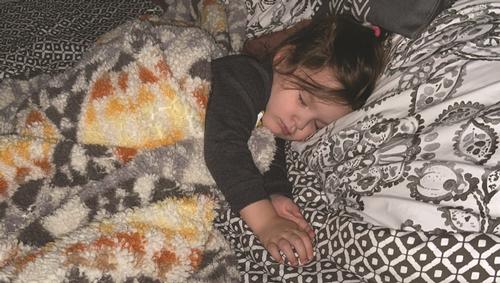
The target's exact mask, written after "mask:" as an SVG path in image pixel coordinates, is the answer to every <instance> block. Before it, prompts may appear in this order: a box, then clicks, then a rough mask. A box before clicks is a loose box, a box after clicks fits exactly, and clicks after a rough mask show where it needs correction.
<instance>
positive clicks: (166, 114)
mask: <svg viewBox="0 0 500 283" xmlns="http://www.w3.org/2000/svg"><path fill="white" fill-rule="evenodd" d="M224 54H226V51H225V49H224V48H222V47H221V46H220V45H218V44H217V43H216V41H215V40H214V39H213V37H212V35H211V34H209V33H208V32H206V31H203V30H202V29H200V28H197V27H191V26H189V25H186V24H180V23H177V24H176V25H164V24H159V23H158V22H156V23H152V22H150V21H134V22H131V23H129V24H127V25H124V26H122V27H120V28H119V29H118V30H115V31H114V32H111V33H110V34H107V35H106V36H104V37H101V39H100V41H99V43H98V44H97V45H96V46H95V47H94V48H92V49H91V50H90V51H89V52H87V54H86V55H85V56H84V58H83V59H82V60H81V61H80V62H79V63H78V64H77V65H76V66H74V67H73V68H71V69H68V70H67V71H65V72H64V73H62V74H60V75H57V76H49V75H42V76H38V77H35V78H33V79H31V80H29V81H15V80H7V81H5V82H4V83H3V84H2V85H0V134H1V135H0V172H1V173H0V235H1V237H0V280H3V281H7V282H63V281H72V282H89V281H90V282H97V281H99V282H101V281H105V282H131V280H138V281H139V282H143V281H144V280H146V281H148V282H149V281H151V280H152V281H155V282H156V281H165V282H232V281H237V280H239V277H238V271H237V269H236V263H235V259H234V256H233V255H232V254H231V252H230V249H229V247H228V246H227V244H226V242H225V241H224V239H223V237H221V235H220V233H219V232H218V231H216V230H214V228H213V225H212V221H213V219H214V217H215V214H216V209H217V207H219V205H220V201H221V200H222V197H221V196H220V195H218V193H216V190H215V184H214V182H213V180H212V178H211V177H210V174H209V173H208V171H207V169H206V168H205V165H204V161H203V156H202V149H203V145H202V140H203V139H202V136H203V134H202V133H203V121H204V111H205V107H206V103H207V99H208V94H209V91H210V67H209V66H210V60H212V59H213V58H216V57H219V56H222V55H224ZM272 141H273V138H272V136H271V135H270V133H269V132H266V131H260V132H256V133H255V134H254V136H253V138H252V139H251V141H250V148H251V149H252V151H253V152H254V153H255V155H254V156H255V158H256V160H257V163H258V165H259V166H260V168H262V170H265V168H266V165H267V164H268V163H269V161H270V158H271V157H272V153H273V150H274V145H273V144H272Z"/></svg>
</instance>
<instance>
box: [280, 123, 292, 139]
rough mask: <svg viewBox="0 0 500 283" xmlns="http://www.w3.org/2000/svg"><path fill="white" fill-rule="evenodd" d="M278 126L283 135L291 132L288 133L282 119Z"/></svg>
mask: <svg viewBox="0 0 500 283" xmlns="http://www.w3.org/2000/svg"><path fill="white" fill-rule="evenodd" d="M280 127H281V131H282V132H283V134H284V135H285V136H289V135H290V134H291V133H290V130H288V127H287V126H286V125H285V123H283V121H281V120H280Z"/></svg>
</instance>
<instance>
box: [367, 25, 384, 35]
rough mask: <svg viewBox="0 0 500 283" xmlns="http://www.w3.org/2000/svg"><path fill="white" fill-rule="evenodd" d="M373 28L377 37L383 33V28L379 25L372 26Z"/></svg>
mask: <svg viewBox="0 0 500 283" xmlns="http://www.w3.org/2000/svg"><path fill="white" fill-rule="evenodd" d="M370 28H371V29H372V30H373V33H374V34H375V37H380V35H381V34H382V30H381V29H380V27H378V26H371V27H370Z"/></svg>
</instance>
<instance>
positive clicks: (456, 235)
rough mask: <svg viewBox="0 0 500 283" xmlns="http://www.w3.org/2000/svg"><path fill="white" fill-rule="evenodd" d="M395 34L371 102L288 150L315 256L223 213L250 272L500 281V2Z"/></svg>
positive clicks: (272, 277) (461, 6) (327, 278)
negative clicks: (288, 254) (281, 248)
mask: <svg viewBox="0 0 500 283" xmlns="http://www.w3.org/2000/svg"><path fill="white" fill-rule="evenodd" d="M392 44H393V48H392V51H391V59H390V64H389V66H388V68H387V70H386V71H385V73H384V76H383V78H382V79H381V81H380V84H379V85H378V87H377V89H376V91H375V93H374V94H373V95H372V96H371V98H370V99H369V101H368V103H367V105H366V107H364V108H363V109H361V110H360V111H357V112H354V113H352V114H350V115H348V116H346V117H344V118H343V119H341V120H339V121H337V122H336V124H332V125H330V126H329V127H326V128H325V129H324V130H322V131H321V132H320V133H318V134H317V135H315V136H314V137H313V138H311V139H310V140H309V141H308V142H306V143H301V144H300V143H294V144H292V145H291V147H290V149H289V151H288V165H289V177H290V180H291V181H292V182H293V184H294V194H295V200H296V202H297V203H298V204H299V205H300V206H301V207H302V209H303V212H304V214H305V216H306V218H307V219H308V220H309V221H310V222H311V223H312V225H313V227H314V228H315V231H316V239H315V253H316V260H315V261H313V262H312V263H310V264H308V265H306V266H304V267H292V266H286V265H279V264H277V263H274V261H273V260H272V259H271V257H270V255H269V254H268V253H267V252H266V250H265V249H263V247H262V246H261V244H260V242H259V241H258V240H257V239H256V238H255V236H253V235H252V233H251V232H250V231H249V230H248V227H247V226H245V225H244V224H243V222H242V221H241V220H240V219H239V218H238V217H237V216H236V215H235V214H233V213H232V212H231V211H229V210H227V211H226V212H225V213H222V214H221V215H220V217H219V219H218V228H219V229H221V230H222V231H223V232H224V233H225V234H226V235H227V238H228V240H229V241H231V243H232V244H233V246H235V247H236V253H237V256H238V257H239V264H240V269H241V270H242V271H243V279H244V281H245V282H499V281H500V274H499V273H498V270H500V194H499V193H498V192H499V190H500V151H499V149H498V144H499V142H500V140H499V135H500V96H499V94H500V1H498V0H496V1H485V0H476V1H465V0H464V1H457V2H456V3H454V5H453V6H452V7H451V8H449V9H447V10H445V11H444V12H443V13H441V14H440V15H439V16H438V17H437V18H436V19H435V20H434V21H433V22H432V23H431V25H430V26H429V27H428V28H427V29H426V30H425V31H424V32H422V33H421V34H420V35H419V36H417V37H415V38H414V39H408V38H403V37H401V36H395V37H394V38H393V41H392Z"/></svg>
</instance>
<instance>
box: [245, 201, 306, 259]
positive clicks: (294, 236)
mask: <svg viewBox="0 0 500 283" xmlns="http://www.w3.org/2000/svg"><path fill="white" fill-rule="evenodd" d="M292 204H293V202H292ZM285 210H286V209H285ZM240 216H241V218H243V220H244V221H245V222H246V223H247V224H248V226H250V228H251V229H252V231H253V232H254V233H255V235H256V236H257V237H258V238H259V240H260V241H261V242H262V244H263V245H264V247H265V248H266V249H267V250H268V251H269V253H270V254H271V256H272V257H273V258H274V259H275V260H276V261H278V262H280V263H281V262H283V258H282V257H281V254H280V251H281V252H282V253H283V254H284V255H285V256H286V258H287V260H288V261H289V262H290V264H292V265H297V264H299V263H300V264H305V263H306V262H309V261H310V260H311V259H312V258H313V247H312V239H311V238H310V236H309V235H308V233H307V232H306V230H304V229H302V228H301V227H300V226H299V225H298V224H296V223H295V222H294V221H292V220H288V219H286V218H284V217H282V216H280V215H278V213H277V212H276V210H275V209H274V207H273V204H272V203H271V201H270V200H268V199H263V200H260V201H256V202H254V203H252V204H249V205H247V206H246V207H245V208H243V209H242V210H240ZM304 221H305V220H304ZM295 254H297V255H298V257H297V256H296V255H295Z"/></svg>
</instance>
